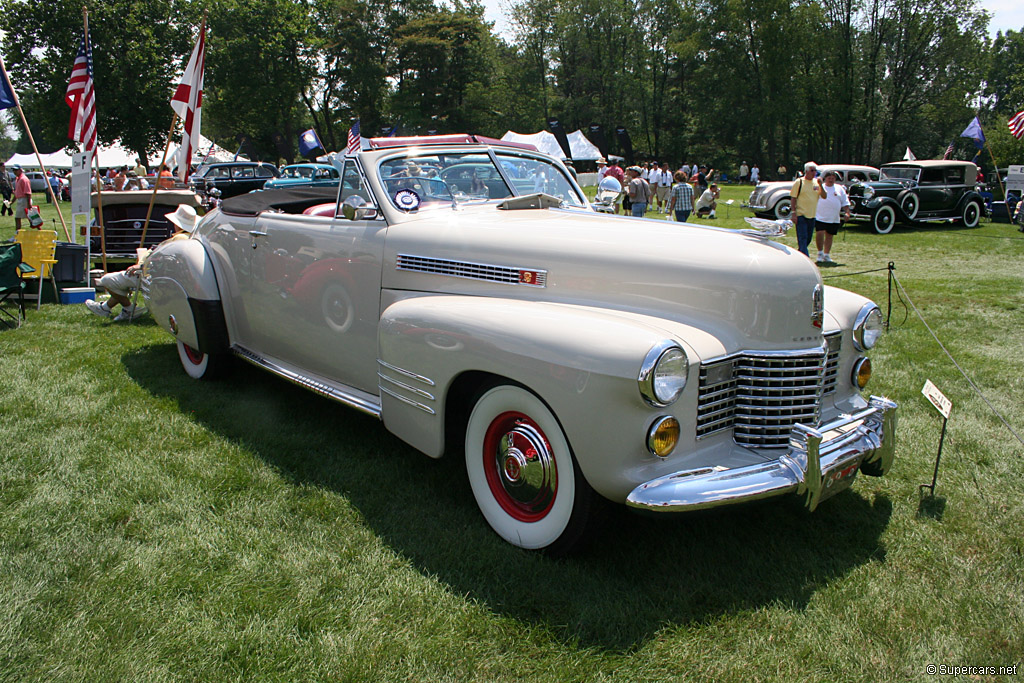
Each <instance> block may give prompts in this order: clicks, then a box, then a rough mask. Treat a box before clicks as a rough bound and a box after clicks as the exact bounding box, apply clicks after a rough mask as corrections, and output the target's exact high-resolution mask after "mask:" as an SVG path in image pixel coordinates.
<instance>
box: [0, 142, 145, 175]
mask: <svg viewBox="0 0 1024 683" xmlns="http://www.w3.org/2000/svg"><path fill="white" fill-rule="evenodd" d="M73 153H74V150H71V149H68V148H64V149H59V150H57V151H56V152H52V153H50V154H41V155H40V156H41V157H42V158H43V164H45V165H46V168H47V169H51V168H60V169H68V168H71V155H72V154H73ZM137 158H138V155H137V154H136V153H135V152H130V151H128V150H126V149H125V148H124V147H122V146H121V145H120V144H113V145H106V146H103V145H101V146H100V148H99V159H100V166H102V167H103V168H109V167H112V166H113V167H116V166H128V167H132V166H134V165H135V160H136V159H137ZM149 162H150V164H151V165H156V164H159V163H160V157H159V156H158V157H156V159H153V158H150V160H149ZM7 164H8V165H10V164H21V167H22V168H39V161H38V160H37V159H36V155H35V154H15V155H14V156H12V157H11V158H10V159H8V160H7Z"/></svg>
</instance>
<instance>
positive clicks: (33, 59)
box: [0, 0, 198, 157]
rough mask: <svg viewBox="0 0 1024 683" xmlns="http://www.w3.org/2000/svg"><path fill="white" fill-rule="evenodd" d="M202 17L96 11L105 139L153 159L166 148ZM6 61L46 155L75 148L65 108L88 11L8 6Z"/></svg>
mask: <svg viewBox="0 0 1024 683" xmlns="http://www.w3.org/2000/svg"><path fill="white" fill-rule="evenodd" d="M197 18H198V9H197V7H196V6H195V5H194V4H193V3H190V2H185V3H181V2H173V1H172V0H147V2H132V1H130V0H106V1H105V2H103V3H97V4H96V5H95V7H92V8H91V9H90V13H89V31H90V37H91V42H92V46H93V59H94V74H95V76H94V80H95V85H96V110H97V117H96V118H97V137H98V139H99V141H100V143H101V144H110V143H113V142H116V141H118V140H120V141H121V142H122V144H123V145H124V146H125V147H127V148H128V149H131V150H133V151H134V152H136V153H138V154H139V155H140V156H143V157H145V156H146V155H147V154H148V153H149V152H152V151H153V150H156V149H158V148H160V147H162V145H163V144H164V141H165V138H166V135H167V128H168V126H169V125H170V121H171V115H172V112H171V109H170V99H171V94H172V93H173V88H174V81H175V79H176V76H177V75H178V74H180V73H181V68H182V65H183V59H182V58H183V57H184V58H185V59H187V55H188V53H189V52H190V51H191V48H192V43H193V41H194V38H193V34H194V30H195V26H196V25H197V24H198V21H197ZM0 30H2V31H3V32H4V33H5V34H6V39H5V41H4V44H5V50H4V60H5V62H6V63H7V68H8V72H9V73H10V76H11V80H12V82H13V85H14V87H15V88H16V89H17V90H18V94H19V96H20V97H21V99H22V103H23V105H24V107H25V113H26V117H27V118H28V119H29V121H30V122H31V124H32V126H33V130H35V128H36V127H38V129H39V134H38V135H37V136H35V137H36V141H37V143H38V144H39V145H40V147H41V148H43V149H46V150H50V151H52V150H54V149H59V148H62V147H64V146H65V145H66V144H67V143H68V139H67V130H68V120H69V118H70V114H71V110H70V109H69V108H68V107H67V105H66V104H65V102H64V92H65V90H66V89H67V84H68V77H69V76H70V74H71V67H72V65H73V64H74V60H75V55H76V53H77V51H78V42H79V40H80V38H81V36H82V14H81V4H72V3H70V2H68V1H67V0H54V1H53V2H47V3H39V2H20V1H19V0H0Z"/></svg>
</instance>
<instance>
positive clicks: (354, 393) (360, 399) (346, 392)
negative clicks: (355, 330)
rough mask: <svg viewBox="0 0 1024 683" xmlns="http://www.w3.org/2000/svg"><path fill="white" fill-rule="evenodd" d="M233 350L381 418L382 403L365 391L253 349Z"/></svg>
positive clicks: (316, 390) (286, 377) (327, 396)
mask: <svg viewBox="0 0 1024 683" xmlns="http://www.w3.org/2000/svg"><path fill="white" fill-rule="evenodd" d="M231 351H232V352H234V353H235V355H237V356H238V357H239V358H241V359H243V360H246V361H248V362H250V363H252V364H253V365H255V366H256V367H259V368H263V369H264V370H268V371H270V372H272V373H273V374H275V375H277V376H278V377H283V378H284V379H286V380H288V381H289V382H291V383H292V384H298V385H299V386H300V387H303V388H305V389H309V390H310V391H312V392H314V393H316V394H319V395H321V396H324V397H326V398H329V399H331V400H332V401H337V402H338V403H341V404H343V405H346V406H348V407H349V408H355V409H356V410H358V411H360V412H363V413H366V414H367V415H373V416H374V417H375V418H377V419H378V420H379V419H380V403H379V402H377V401H374V400H372V399H370V398H365V397H364V396H360V394H363V393H364V392H361V391H359V390H358V389H350V388H342V387H340V386H336V385H333V384H328V383H327V382H325V381H323V380H319V379H313V378H312V377H307V376H306V375H302V374H300V373H298V372H295V371H294V370H290V369H288V368H286V367H284V366H283V365H281V364H280V363H276V362H274V361H272V360H270V359H267V358H264V357H263V356H260V355H257V354H255V353H253V352H252V351H250V350H248V349H245V348H242V347H241V346H237V345H236V346H232V347H231Z"/></svg>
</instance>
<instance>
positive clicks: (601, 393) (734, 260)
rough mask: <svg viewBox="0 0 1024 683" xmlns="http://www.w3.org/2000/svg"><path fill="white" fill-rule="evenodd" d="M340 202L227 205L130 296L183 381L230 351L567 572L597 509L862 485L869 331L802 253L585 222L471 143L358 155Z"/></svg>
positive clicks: (872, 406)
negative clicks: (453, 469) (459, 475)
mask: <svg viewBox="0 0 1024 683" xmlns="http://www.w3.org/2000/svg"><path fill="white" fill-rule="evenodd" d="M336 164H337V165H338V166H339V167H340V168H339V170H340V172H341V177H342V183H341V185H340V186H339V187H337V188H297V189H291V190H288V189H281V190H268V191H263V192H254V193H250V194H248V195H243V196H240V197H237V198H232V199H229V200H226V201H225V202H224V203H223V205H222V206H221V208H220V209H217V210H214V211H211V212H210V213H209V214H207V215H206V216H205V217H204V218H203V219H202V220H201V222H200V223H199V225H198V227H197V229H196V230H195V232H194V233H193V235H192V237H191V239H188V240H180V241H174V242H170V243H165V244H163V245H161V246H160V247H159V248H157V249H156V250H155V251H154V252H153V254H152V255H151V257H150V258H149V260H148V261H147V262H146V265H145V268H144V276H143V281H142V287H143V294H144V296H145V298H146V301H147V303H148V305H149V308H150V310H151V311H152V313H153V317H154V318H155V319H156V321H157V322H158V323H159V324H160V325H161V326H162V327H164V328H165V329H166V330H168V331H169V332H170V333H171V334H172V335H174V337H175V339H176V340H177V346H178V352H179V356H180V358H181V362H182V365H183V366H184V368H185V370H186V372H187V373H188V374H189V375H190V376H192V377H194V378H196V379H206V378H208V377H210V376H212V375H214V374H215V373H217V371H218V370H219V369H220V368H221V366H222V365H223V363H224V362H225V361H226V359H227V356H228V355H229V354H234V355H237V356H240V357H241V358H243V359H245V360H247V361H249V362H251V363H254V364H256V365H257V366H260V367H262V368H265V369H266V370H269V371H270V372H272V373H275V374H277V375H280V376H281V377H283V378H286V379H288V380H290V381H292V382H295V383H297V384H300V385H302V386H305V387H308V388H309V389H312V390H313V391H315V392H316V393H318V394H320V395H322V396H326V397H328V398H331V399H334V400H336V401H339V402H340V403H343V404H345V405H348V406H351V407H353V408H356V409H357V410H361V411H364V412H366V413H369V414H371V415H374V416H377V417H378V418H380V419H381V420H382V421H383V423H384V426H385V427H386V428H387V429H389V430H390V431H392V432H393V433H394V434H396V435H397V436H398V437H400V438H401V439H403V440H404V441H406V442H408V443H409V444H411V445H412V446H414V447H415V448H417V449H418V450H420V451H422V452H424V453H426V454H427V455H429V456H431V457H441V456H442V455H443V454H444V453H446V452H447V453H459V454H464V457H465V461H466V468H467V471H468V475H469V481H470V483H471V486H472V489H473V495H474V497H475V498H476V501H477V503H478V504H479V507H480V510H481V512H482V513H483V515H484V518H485V519H486V520H487V522H488V524H490V525H491V527H492V528H493V529H494V531H496V532H497V533H498V534H499V535H500V536H501V537H502V538H504V539H505V540H507V541H508V542H509V543H512V544H514V545H516V546H520V547H522V548H530V549H547V550H548V551H551V552H564V551H567V550H569V549H570V548H571V547H573V546H574V545H575V544H577V543H578V542H580V541H581V540H583V539H584V538H585V537H586V536H587V532H588V531H589V530H590V529H591V528H592V527H593V526H594V524H593V523H592V520H593V511H594V510H595V505H596V504H597V503H599V502H600V499H601V498H604V499H608V500H611V501H614V502H618V503H625V504H626V505H628V506H631V507H634V508H639V509H643V510H650V511H656V512H677V511H688V510H696V509H703V508H711V507H715V506H722V505H730V504H734V503H743V502H747V501H754V500H761V499H765V498H769V497H774V496H784V495H790V496H796V497H799V499H800V500H802V502H803V503H804V504H806V506H807V507H808V508H809V509H812V510H813V509H814V508H815V507H816V506H817V505H818V504H819V503H820V502H821V501H822V500H824V499H826V498H828V497H830V496H832V495H833V494H835V493H836V492H838V491H841V490H842V489H844V488H846V487H848V486H849V485H850V484H851V483H852V481H853V479H854V478H855V477H856V476H857V473H858V472H864V473H865V474H867V475H871V476H881V475H883V474H885V473H886V472H887V471H888V469H889V468H890V466H891V464H892V460H893V452H894V450H895V438H896V434H895V428H896V404H895V403H893V402H892V401H889V400H887V399H885V398H879V397H875V396H870V397H867V398H866V397H864V396H862V393H861V392H862V390H863V389H864V387H865V385H866V384H867V383H868V380H869V379H870V376H871V363H870V361H869V360H868V358H867V356H866V355H865V354H866V352H867V351H868V350H869V349H870V348H871V347H872V346H874V344H875V342H876V341H877V340H878V337H879V335H880V331H881V314H880V312H879V309H878V307H877V306H875V304H873V303H872V302H871V301H868V300H866V299H864V298H863V297H861V296H858V295H856V294H853V293H851V292H848V291H845V290H842V289H837V288H834V287H826V286H824V285H823V284H822V280H821V276H820V274H819V273H818V271H817V269H816V268H815V266H814V265H813V264H812V263H811V262H810V261H809V260H808V259H807V258H806V257H805V256H803V255H801V254H799V253H798V252H796V251H795V250H793V249H791V248H789V247H787V246H784V245H782V244H779V243H776V242H772V241H770V240H769V239H767V238H765V237H762V236H758V235H753V234H744V233H740V232H735V231H729V230H720V229H715V228H708V227H701V226H695V225H687V224H679V223H671V222H665V221H657V220H648V219H634V218H626V217H615V216H607V215H601V214H599V213H597V212H595V211H593V210H592V209H591V208H590V206H589V204H588V203H587V200H586V197H585V196H584V194H583V191H582V190H581V189H580V187H579V186H578V185H577V184H576V182H575V181H574V180H573V177H572V175H571V174H570V173H569V172H568V171H567V169H566V168H565V166H563V165H562V163H561V162H559V161H557V160H555V159H552V158H551V157H548V156H546V155H543V154H540V153H537V152H536V151H534V150H532V148H531V149H528V148H525V147H524V146H521V145H520V146H516V145H510V144H507V143H502V142H500V141H497V140H491V139H487V138H479V137H476V136H469V135H458V136H437V137H428V138H385V139H379V140H372V141H370V143H369V149H366V150H363V151H359V152H357V153H356V154H354V155H349V156H345V157H343V158H341V159H339V160H337V161H336Z"/></svg>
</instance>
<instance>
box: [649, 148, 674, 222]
mask: <svg viewBox="0 0 1024 683" xmlns="http://www.w3.org/2000/svg"><path fill="white" fill-rule="evenodd" d="M649 182H650V185H651V191H652V193H653V195H654V205H655V209H656V210H657V211H664V212H665V215H668V195H669V193H670V192H671V191H672V171H670V170H668V162H667V161H665V162H662V164H661V168H655V169H654V170H653V171H651V179H650V181H649Z"/></svg>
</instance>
